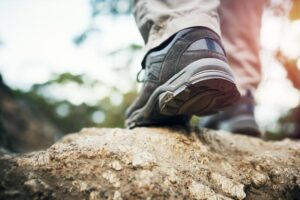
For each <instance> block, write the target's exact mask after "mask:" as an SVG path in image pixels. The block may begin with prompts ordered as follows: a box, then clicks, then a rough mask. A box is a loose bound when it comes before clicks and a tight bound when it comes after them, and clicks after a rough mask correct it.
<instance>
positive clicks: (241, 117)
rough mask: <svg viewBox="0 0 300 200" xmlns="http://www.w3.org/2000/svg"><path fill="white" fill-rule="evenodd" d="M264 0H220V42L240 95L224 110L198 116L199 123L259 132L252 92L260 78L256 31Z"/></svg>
mask: <svg viewBox="0 0 300 200" xmlns="http://www.w3.org/2000/svg"><path fill="white" fill-rule="evenodd" d="M265 2H266V0H251V1H249V0H222V1H221V6H220V8H219V15H220V23H221V32H222V39H223V44H224V46H225V48H226V53H227V58H228V60H229V63H230V66H231V68H232V69H233V72H234V74H235V77H236V80H237V85H238V87H239V90H240V92H241V93H242V98H241V99H240V100H239V102H237V103H236V104H235V105H233V106H232V107H231V108H229V109H227V110H226V111H224V112H221V113H219V114H216V115H213V116H211V117H207V118H204V119H202V122H201V123H200V126H204V127H207V128H213V129H223V130H227V131H230V132H236V133H241V134H247V135H252V136H259V135H260V131H259V128H258V125H257V124H256V121H255V117H254V98H253V94H252V93H253V92H254V91H255V89H256V88H257V86H258V84H259V82H260V79H261V70H260V59H259V49H260V48H259V47H260V44H259V35H260V28H261V16H262V13H263V7H264V4H265Z"/></svg>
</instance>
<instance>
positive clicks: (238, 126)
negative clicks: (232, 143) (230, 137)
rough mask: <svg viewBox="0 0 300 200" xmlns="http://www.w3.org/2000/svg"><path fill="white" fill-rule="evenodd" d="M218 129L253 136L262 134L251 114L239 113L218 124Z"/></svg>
mask: <svg viewBox="0 0 300 200" xmlns="http://www.w3.org/2000/svg"><path fill="white" fill-rule="evenodd" d="M220 129H222V130H227V131H230V132H232V133H235V134H241V135H248V136H253V137H260V136H261V135H262V134H261V131H260V130H259V127H258V125H257V123H256V122H255V119H254V118H253V116H251V115H240V116H238V117H235V118H233V119H231V120H227V121H226V122H224V123H223V124H222V125H221V126H220Z"/></svg>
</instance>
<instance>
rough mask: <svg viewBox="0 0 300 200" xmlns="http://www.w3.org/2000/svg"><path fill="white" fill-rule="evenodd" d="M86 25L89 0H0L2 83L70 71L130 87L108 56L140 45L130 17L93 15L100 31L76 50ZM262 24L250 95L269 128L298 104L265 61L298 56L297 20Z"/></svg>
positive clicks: (278, 71)
mask: <svg viewBox="0 0 300 200" xmlns="http://www.w3.org/2000/svg"><path fill="white" fill-rule="evenodd" d="M89 23H90V5H89V1H88V0H0V40H1V41H3V45H2V46H0V73H1V74H2V75H3V77H4V80H5V81H6V83H7V84H8V85H9V86H11V87H13V88H21V89H23V90H28V89H29V88H30V87H31V86H32V85H33V84H35V83H43V82H45V81H47V80H49V78H50V77H51V75H52V74H53V73H62V72H71V73H74V74H86V75H88V76H90V77H91V78H94V79H98V80H101V81H102V82H105V83H107V84H110V85H114V86H116V87H118V88H120V89H121V90H122V91H127V90H129V89H130V88H131V87H132V86H131V85H130V83H129V82H128V80H126V79H125V78H124V79H123V78H120V77H118V76H116V73H115V71H114V70H112V68H113V67H114V66H120V65H122V64H123V63H124V59H125V58H124V56H123V58H122V57H120V58H119V59H117V60H115V59H113V58H112V57H110V56H108V53H109V52H112V51H115V50H117V49H122V48H125V47H127V46H128V45H129V44H131V43H135V44H139V45H143V41H142V38H141V36H140V34H139V32H138V30H137V28H136V25H135V22H134V19H133V17H132V16H123V17H111V16H100V17H98V18H97V20H96V24H97V27H99V28H100V32H96V33H93V34H92V35H90V37H88V39H87V41H86V42H84V43H83V44H82V45H81V46H79V47H78V46H76V45H75V44H74V43H73V39H74V37H76V36H78V35H79V34H80V33H81V32H82V31H84V30H85V28H86V27H87V26H88V25H89ZM262 25H263V26H262V32H261V45H262V48H263V49H264V50H263V51H262V53H261V60H262V64H263V68H262V69H263V81H262V83H261V85H260V87H259V89H258V90H257V92H256V94H255V96H256V99H257V102H258V106H257V109H256V115H257V119H258V121H259V123H260V124H261V126H270V125H272V123H273V122H274V121H275V120H276V119H277V118H278V117H279V116H280V114H282V113H284V112H286V111H287V110H288V109H289V108H292V107H294V106H296V105H297V104H298V103H299V101H300V97H299V92H298V91H297V90H295V89H293V88H292V87H291V83H290V82H289V81H288V80H287V79H286V73H285V71H284V70H283V69H282V67H281V66H280V65H279V64H278V63H276V62H275V61H274V60H272V59H271V58H270V54H271V53H272V51H273V50H275V49H276V48H277V47H279V46H280V47H281V48H282V49H283V51H284V52H285V53H286V54H288V55H290V56H292V57H297V56H299V55H300V22H297V23H293V24H290V23H289V22H287V21H286V20H284V19H282V18H278V17H277V18H276V17H273V16H271V14H270V13H265V14H264V17H263V20H262ZM142 56H143V52H142V51H141V52H140V53H139V54H137V55H136V59H135V60H134V63H133V66H132V67H131V68H130V69H129V71H127V73H129V77H131V78H132V79H134V78H135V75H136V73H137V71H138V70H139V69H140V61H141V59H142ZM125 57H126V55H125ZM298 66H299V67H300V61H299V64H298ZM48 92H49V94H51V95H52V96H55V97H57V98H61V99H68V100H70V101H72V102H73V103H75V104H79V103H82V102H88V103H93V102H95V101H96V100H98V99H99V98H100V97H105V96H106V95H108V94H109V93H108V90H106V89H105V87H99V88H94V89H93V90H92V91H91V90H87V89H85V88H78V86H76V85H75V84H69V85H67V86H66V87H64V88H61V87H54V88H52V89H51V91H48ZM112 99H118V98H117V97H116V96H114V98H112ZM115 101H116V102H118V101H117V100H115Z"/></svg>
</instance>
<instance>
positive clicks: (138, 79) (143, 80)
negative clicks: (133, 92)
mask: <svg viewBox="0 0 300 200" xmlns="http://www.w3.org/2000/svg"><path fill="white" fill-rule="evenodd" d="M143 71H145V69H144V68H142V69H140V71H139V72H138V73H137V75H136V81H137V82H138V83H143V82H145V75H144V77H143V78H142V79H140V75H141V73H142V72H143Z"/></svg>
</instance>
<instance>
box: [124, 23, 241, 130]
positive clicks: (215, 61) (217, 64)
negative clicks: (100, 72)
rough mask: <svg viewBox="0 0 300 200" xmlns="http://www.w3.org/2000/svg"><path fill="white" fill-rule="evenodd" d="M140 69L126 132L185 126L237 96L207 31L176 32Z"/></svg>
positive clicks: (218, 43)
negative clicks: (141, 77)
mask: <svg viewBox="0 0 300 200" xmlns="http://www.w3.org/2000/svg"><path fill="white" fill-rule="evenodd" d="M142 66H143V69H144V70H145V77H144V80H143V82H144V84H143V87H142V90H141V92H140V94H139V96H138V97H137V99H136V100H135V101H134V102H133V103H132V105H131V106H130V107H129V108H128V109H127V112H126V121H125V124H126V126H127V127H129V128H134V127H136V126H161V125H186V124H187V123H188V122H189V119H190V117H191V116H192V115H193V114H195V115H199V116H203V115H208V114H212V113H215V112H217V111H219V110H222V109H224V108H225V107H228V106H230V105H232V104H233V103H235V102H236V101H237V100H238V99H239V97H240V94H239V92H238V90H237V88H236V84H235V81H234V77H233V73H232V71H231V69H230V67H229V65H228V63H227V59H226V56H225V52H224V49H223V47H222V44H221V41H220V38H219V37H218V35H217V34H216V33H214V32H213V31H211V30H210V29H207V28H203V27H193V28H188V29H184V30H182V31H179V32H178V33H177V34H175V35H174V36H172V37H171V38H169V39H168V40H167V41H165V42H164V43H163V44H161V45H160V46H159V47H157V48H155V49H153V50H151V51H149V52H148V53H147V55H146V56H145V58H144V60H143V62H142Z"/></svg>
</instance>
